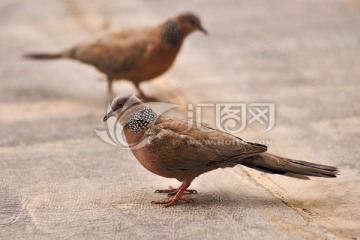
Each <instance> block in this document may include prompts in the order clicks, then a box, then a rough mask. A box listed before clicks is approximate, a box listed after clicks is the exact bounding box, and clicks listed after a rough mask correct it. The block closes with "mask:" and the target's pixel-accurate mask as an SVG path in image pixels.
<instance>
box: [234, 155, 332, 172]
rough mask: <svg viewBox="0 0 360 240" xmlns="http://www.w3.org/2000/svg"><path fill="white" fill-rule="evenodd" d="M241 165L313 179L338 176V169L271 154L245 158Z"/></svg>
mask: <svg viewBox="0 0 360 240" xmlns="http://www.w3.org/2000/svg"><path fill="white" fill-rule="evenodd" d="M239 164H241V165H244V166H247V167H250V168H254V169H256V170H259V171H262V172H267V173H274V174H282V175H290V174H297V175H303V176H313V177H336V175H337V174H338V169H337V168H336V167H332V166H326V165H321V164H315V163H310V162H305V161H300V160H292V159H288V158H283V157H279V156H276V155H273V154H269V153H262V154H259V155H256V156H252V157H249V158H245V159H243V160H241V161H240V162H239Z"/></svg>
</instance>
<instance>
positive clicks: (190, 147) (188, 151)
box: [146, 117, 266, 171]
mask: <svg viewBox="0 0 360 240" xmlns="http://www.w3.org/2000/svg"><path fill="white" fill-rule="evenodd" d="M146 136H147V137H148V140H149V141H148V145H147V149H148V151H149V152H150V153H151V154H153V155H154V156H156V158H157V160H158V161H159V163H160V164H161V165H162V167H164V168H166V169H169V170H173V171H183V170H191V169H200V168H203V167H207V166H214V167H215V166H218V167H220V166H222V165H225V164H231V163H233V162H236V161H239V160H240V159H243V158H245V157H249V156H253V155H256V154H259V153H262V152H265V151H266V146H263V145H259V144H253V143H248V142H244V141H243V140H242V139H240V138H237V137H236V136H233V135H231V134H229V133H225V132H222V131H219V130H216V129H213V128H211V127H209V126H207V125H204V124H195V123H189V122H187V121H185V120H181V119H174V118H167V117H160V118H159V120H158V122H157V123H156V124H155V125H153V126H152V127H150V128H149V129H148V130H147V132H146Z"/></svg>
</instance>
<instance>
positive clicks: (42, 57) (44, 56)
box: [24, 53, 64, 60]
mask: <svg viewBox="0 0 360 240" xmlns="http://www.w3.org/2000/svg"><path fill="white" fill-rule="evenodd" d="M24 57H25V58H31V59H38V60H47V59H57V58H62V57H64V54H63V53H29V54H24Z"/></svg>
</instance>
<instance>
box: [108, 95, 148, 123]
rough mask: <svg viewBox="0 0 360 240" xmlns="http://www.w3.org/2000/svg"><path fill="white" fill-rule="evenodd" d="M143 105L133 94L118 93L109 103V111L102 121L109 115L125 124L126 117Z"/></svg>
mask: <svg viewBox="0 0 360 240" xmlns="http://www.w3.org/2000/svg"><path fill="white" fill-rule="evenodd" d="M144 107H145V104H144V103H143V102H142V101H141V100H140V99H139V98H137V97H136V96H135V95H134V94H127V95H119V96H117V97H116V98H114V100H113V101H112V103H111V106H110V110H109V112H108V113H107V114H106V115H105V117H104V119H103V121H104V122H106V121H107V120H108V119H109V118H110V117H113V116H114V117H116V118H117V119H118V120H119V122H120V124H122V125H123V124H126V123H127V120H128V118H129V117H130V116H131V115H133V114H134V113H135V112H137V111H138V110H139V109H142V108H144Z"/></svg>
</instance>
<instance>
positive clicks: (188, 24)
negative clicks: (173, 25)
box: [175, 12, 208, 35]
mask: <svg viewBox="0 0 360 240" xmlns="http://www.w3.org/2000/svg"><path fill="white" fill-rule="evenodd" d="M175 21H176V22H177V23H178V24H179V26H180V29H181V30H182V32H183V33H185V35H187V34H189V33H191V32H193V31H196V30H198V31H201V32H203V33H204V34H206V35H207V34H208V32H207V31H206V30H205V29H204V28H203V26H202V25H201V20H200V18H199V17H198V16H197V15H196V14H194V13H192V12H183V13H180V14H179V15H177V16H175Z"/></svg>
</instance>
